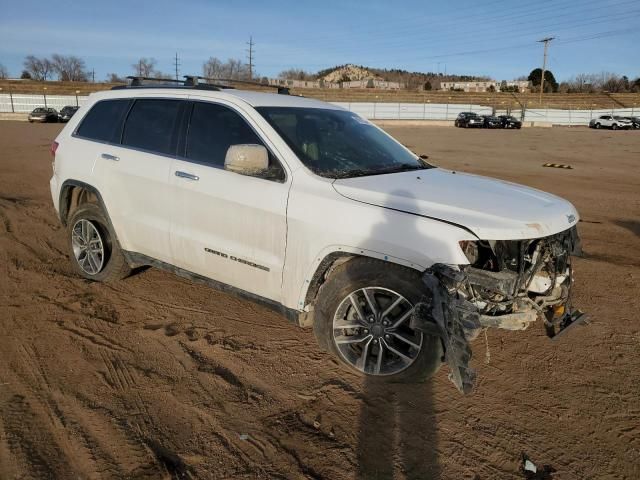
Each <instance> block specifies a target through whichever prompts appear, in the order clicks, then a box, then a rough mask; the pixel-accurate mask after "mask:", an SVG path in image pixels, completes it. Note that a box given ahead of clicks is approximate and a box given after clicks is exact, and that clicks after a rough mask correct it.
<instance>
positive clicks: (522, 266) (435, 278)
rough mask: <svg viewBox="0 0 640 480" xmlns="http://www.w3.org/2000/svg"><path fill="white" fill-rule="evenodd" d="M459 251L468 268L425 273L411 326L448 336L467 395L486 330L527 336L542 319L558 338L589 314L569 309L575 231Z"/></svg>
mask: <svg viewBox="0 0 640 480" xmlns="http://www.w3.org/2000/svg"><path fill="white" fill-rule="evenodd" d="M460 247H461V248H462V250H463V252H464V253H465V255H466V256H467V258H468V260H469V265H461V266H457V265H454V266H452V265H444V264H436V265H434V266H433V267H432V268H430V269H428V270H427V271H426V272H425V274H424V276H423V280H424V283H425V284H426V286H427V291H428V293H427V294H426V295H425V297H424V298H423V300H422V301H421V302H420V303H419V304H418V305H417V306H416V309H415V312H414V315H413V318H412V326H414V327H415V328H418V329H421V330H423V331H425V333H429V334H437V335H439V336H440V337H441V338H442V341H443V343H444V347H445V352H446V353H445V355H446V361H447V363H448V364H449V367H450V368H451V375H450V378H451V380H452V381H453V383H454V384H455V385H456V387H457V388H458V389H459V390H460V391H462V392H464V393H468V392H469V391H471V389H472V388H473V383H474V379H475V373H474V372H473V370H471V369H470V368H469V360H470V359H471V349H470V346H469V341H471V340H473V339H474V338H476V337H477V335H478V334H479V332H480V331H481V330H482V329H483V328H485V327H495V328H503V329H507V330H524V329H526V328H527V327H528V326H529V325H531V324H532V323H533V322H535V321H536V320H538V319H541V320H542V321H543V322H544V325H545V329H546V332H547V335H548V336H549V337H550V338H555V337H557V336H558V335H559V334H560V333H563V332H564V331H565V330H566V329H567V328H568V327H569V326H571V325H573V324H576V323H582V322H583V321H584V320H586V316H585V315H584V314H582V313H581V312H579V311H572V310H571V305H570V298H571V285H572V282H573V278H572V268H571V256H579V255H581V246H580V239H579V237H578V234H577V230H576V228H575V227H573V228H571V229H569V230H566V231H564V232H561V233H558V234H556V235H552V236H549V237H543V238H537V239H533V240H514V241H491V240H489V241H485V240H478V241H464V242H461V243H460ZM434 327H435V329H434Z"/></svg>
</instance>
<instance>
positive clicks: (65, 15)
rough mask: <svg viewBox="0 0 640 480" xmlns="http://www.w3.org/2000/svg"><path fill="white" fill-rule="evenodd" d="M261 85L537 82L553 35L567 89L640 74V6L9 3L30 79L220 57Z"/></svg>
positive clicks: (545, 1)
mask: <svg viewBox="0 0 640 480" xmlns="http://www.w3.org/2000/svg"><path fill="white" fill-rule="evenodd" d="M249 35H252V36H253V39H254V41H255V43H256V47H255V65H256V71H257V72H258V73H259V74H260V75H267V76H275V75H276V74H277V73H278V72H280V71H281V70H283V69H286V68H291V67H296V68H304V69H306V70H310V71H316V70H318V69H321V68H326V67H329V66H333V65H336V64H343V63H355V64H362V65H368V66H374V67H388V68H403V69H407V70H416V71H437V70H438V69H439V70H440V71H444V70H445V66H446V70H447V72H451V73H458V74H472V75H487V76H490V77H493V78H496V79H498V80H501V79H512V78H515V77H518V76H520V75H527V74H528V73H529V71H531V69H532V68H535V67H537V66H539V65H540V63H541V60H542V45H541V44H539V43H536V40H538V39H540V38H542V37H544V36H549V35H551V36H555V37H556V38H557V39H556V40H555V41H554V42H552V44H551V45H550V50H549V52H550V54H549V68H550V69H551V70H552V71H553V72H554V74H555V75H556V77H557V78H558V79H567V78H569V77H571V76H572V75H575V74H577V73H599V72H601V71H611V72H616V73H619V74H624V75H628V76H629V77H631V78H635V77H638V76H640V1H638V0H582V1H576V0H538V1H536V2H529V1H527V2H523V1H508V0H482V1H477V0H456V1H450V0H445V1H436V2H434V1H431V2H427V1H404V2H403V1H395V2H392V1H388V0H387V1H377V0H368V1H352V0H320V1H318V0H315V1H311V2H307V1H302V0H298V1H295V0H294V1H289V0H287V1H280V0H268V1H262V2H259V1H233V2H232V1H227V2H223V1H213V0H211V1H206V0H182V1H179V0H173V1H166V0H155V1H153V2H150V1H146V0H128V1H123V0H107V1H105V0H102V1H100V2H94V1H92V0H85V1H77V2H72V1H66V0H56V1H51V0H48V1H45V0H20V1H9V0H0V63H2V64H4V65H5V66H6V67H7V68H8V69H9V72H10V74H11V75H18V74H19V73H20V71H21V69H22V61H23V59H24V57H25V56H26V55H29V54H34V55H40V56H44V55H50V54H53V53H61V54H72V55H78V56H80V57H82V58H84V60H85V61H86V64H87V67H88V69H89V70H91V69H92V68H93V69H95V72H96V80H104V79H105V77H106V75H107V73H109V72H116V73H118V74H121V75H127V74H131V73H133V69H132V67H131V64H132V63H134V62H135V61H136V60H137V59H138V58H140V57H153V58H155V59H156V60H157V62H158V63H157V67H158V68H159V69H160V70H162V71H164V72H172V70H173V57H174V55H175V52H178V55H179V57H180V62H181V64H182V65H181V68H180V70H181V73H182V74H185V73H197V74H200V73H201V70H202V63H203V61H205V60H206V59H207V58H209V57H210V56H215V57H218V58H221V59H223V60H224V59H227V58H242V59H244V58H246V48H247V45H246V42H247V41H248V39H249Z"/></svg>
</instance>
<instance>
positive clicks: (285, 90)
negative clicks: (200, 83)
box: [198, 77, 289, 95]
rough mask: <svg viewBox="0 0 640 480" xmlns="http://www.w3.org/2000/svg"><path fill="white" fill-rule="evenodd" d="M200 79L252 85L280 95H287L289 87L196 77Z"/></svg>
mask: <svg viewBox="0 0 640 480" xmlns="http://www.w3.org/2000/svg"><path fill="white" fill-rule="evenodd" d="M198 78H201V79H202V80H211V81H214V82H227V83H239V84H242V85H254V86H256V87H263V88H275V89H277V90H278V93H279V94H280V95H289V87H282V86H278V85H269V84H268V83H260V82H254V81H251V80H237V79H234V78H207V77H198ZM226 88H233V87H231V86H229V87H226Z"/></svg>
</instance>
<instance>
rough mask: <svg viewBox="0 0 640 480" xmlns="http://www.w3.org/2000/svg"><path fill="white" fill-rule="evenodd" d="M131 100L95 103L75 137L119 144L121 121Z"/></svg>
mask: <svg viewBox="0 0 640 480" xmlns="http://www.w3.org/2000/svg"><path fill="white" fill-rule="evenodd" d="M130 103H131V100H129V99H121V100H103V101H101V102H98V103H96V104H95V105H94V106H93V107H92V108H91V110H89V113H87V115H86V116H85V117H84V119H83V120H82V123H81V124H80V127H78V130H76V135H78V136H80V137H84V138H89V139H91V140H98V141H101V142H109V143H120V133H121V132H122V121H123V120H124V116H125V115H126V114H127V110H129V104H130Z"/></svg>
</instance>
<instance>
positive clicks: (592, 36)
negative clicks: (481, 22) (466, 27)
mask: <svg viewBox="0 0 640 480" xmlns="http://www.w3.org/2000/svg"><path fill="white" fill-rule="evenodd" d="M637 32H638V29H637V28H634V27H632V28H623V29H618V30H607V31H604V32H597V33H592V34H585V35H579V36H575V37H569V38H566V39H562V38H559V39H558V40H557V42H556V45H558V46H560V45H567V44H571V43H576V42H583V41H589V40H596V39H599V38H604V37H613V36H618V35H628V34H632V33H637ZM533 47H534V45H532V44H531V43H530V42H527V43H520V44H514V45H509V46H506V47H496V48H488V49H481V50H470V51H461V52H453V53H447V54H439V55H431V56H428V57H421V58H420V59H435V58H443V57H453V56H472V55H479V54H483V53H493V52H500V51H505V50H514V49H525V48H529V49H532V48H533ZM325 65H326V63H303V64H297V66H304V67H317V66H325ZM265 66H269V67H291V66H292V65H291V64H265ZM388 68H391V67H388Z"/></svg>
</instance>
